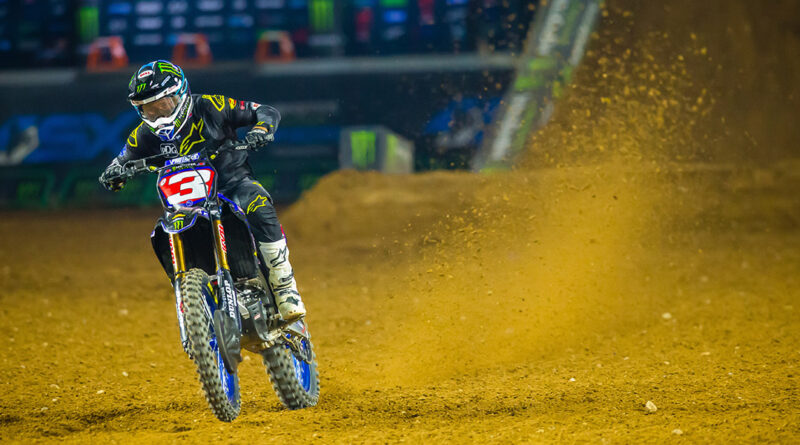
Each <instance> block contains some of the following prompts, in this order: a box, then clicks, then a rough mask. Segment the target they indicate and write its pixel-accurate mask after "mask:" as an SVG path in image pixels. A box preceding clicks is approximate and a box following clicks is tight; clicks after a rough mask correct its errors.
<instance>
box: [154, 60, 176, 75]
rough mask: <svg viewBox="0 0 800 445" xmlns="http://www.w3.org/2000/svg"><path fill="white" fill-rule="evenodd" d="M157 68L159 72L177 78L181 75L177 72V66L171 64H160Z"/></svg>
mask: <svg viewBox="0 0 800 445" xmlns="http://www.w3.org/2000/svg"><path fill="white" fill-rule="evenodd" d="M156 66H157V67H158V70H159V71H161V72H162V73H172V74H174V75H176V76H180V74H178V71H176V70H175V65H173V64H171V63H167V62H158V64H157V65H156Z"/></svg>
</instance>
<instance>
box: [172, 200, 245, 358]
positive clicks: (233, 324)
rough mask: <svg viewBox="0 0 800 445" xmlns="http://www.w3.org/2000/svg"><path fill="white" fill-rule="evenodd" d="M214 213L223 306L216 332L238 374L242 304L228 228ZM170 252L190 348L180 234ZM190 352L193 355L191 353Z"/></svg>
mask: <svg viewBox="0 0 800 445" xmlns="http://www.w3.org/2000/svg"><path fill="white" fill-rule="evenodd" d="M210 213H211V215H210V216H211V226H212V232H213V235H214V256H215V259H216V263H217V296H218V298H219V306H218V307H217V310H216V311H214V315H213V323H214V332H215V334H216V336H217V345H218V347H219V349H220V353H221V355H222V359H223V361H224V362H225V367H226V368H227V370H228V372H230V373H234V372H236V368H237V367H238V365H239V363H240V362H241V361H242V356H241V345H240V339H241V336H242V320H241V317H240V316H239V303H238V301H237V298H236V291H235V287H234V286H233V276H231V271H230V266H229V265H228V247H227V245H226V243H225V228H224V227H223V225H222V218H221V215H220V213H219V211H217V212H213V211H212V212H210ZM169 246H170V253H171V254H172V267H173V270H174V271H175V307H176V310H177V313H178V325H179V327H180V331H181V342H182V343H183V345H184V349H187V345H188V341H187V338H188V336H187V334H186V327H185V325H184V320H183V311H182V310H181V296H180V280H181V278H182V277H183V274H184V273H186V260H185V256H184V250H183V241H182V240H181V236H180V234H179V233H170V234H169ZM187 352H189V351H188V350H187Z"/></svg>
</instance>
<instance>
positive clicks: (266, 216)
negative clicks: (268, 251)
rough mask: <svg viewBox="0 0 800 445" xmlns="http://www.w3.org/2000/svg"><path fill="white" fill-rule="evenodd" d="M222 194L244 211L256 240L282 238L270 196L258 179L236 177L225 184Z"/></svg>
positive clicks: (264, 240)
mask: <svg viewBox="0 0 800 445" xmlns="http://www.w3.org/2000/svg"><path fill="white" fill-rule="evenodd" d="M222 194H223V195H225V197H227V198H228V199H230V200H231V201H233V202H235V203H236V205H238V206H239V207H240V208H241V209H242V211H243V212H244V213H245V215H246V216H247V222H248V223H249V224H250V230H252V231H253V236H254V237H255V239H256V241H260V242H267V243H270V242H275V241H280V240H281V239H282V238H283V230H282V229H281V223H280V222H278V214H277V213H276V212H275V206H273V205H272V196H270V194H269V193H267V190H266V189H264V187H263V186H262V185H261V184H260V183H259V182H258V181H256V180H255V179H253V178H251V177H245V178H243V179H237V180H235V181H233V182H230V183H228V184H225V187H224V188H223V189H222Z"/></svg>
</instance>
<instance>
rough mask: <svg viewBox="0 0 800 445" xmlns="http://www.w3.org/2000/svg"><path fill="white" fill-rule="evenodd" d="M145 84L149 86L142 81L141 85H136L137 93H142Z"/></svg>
mask: <svg viewBox="0 0 800 445" xmlns="http://www.w3.org/2000/svg"><path fill="white" fill-rule="evenodd" d="M145 86H147V85H146V84H143V83H140V84H139V85H136V92H137V93H141V92H142V90H143V89H144V87H145Z"/></svg>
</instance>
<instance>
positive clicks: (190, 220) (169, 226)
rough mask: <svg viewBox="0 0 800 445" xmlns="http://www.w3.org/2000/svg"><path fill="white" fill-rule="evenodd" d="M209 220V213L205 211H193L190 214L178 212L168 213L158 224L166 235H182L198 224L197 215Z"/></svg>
mask: <svg viewBox="0 0 800 445" xmlns="http://www.w3.org/2000/svg"><path fill="white" fill-rule="evenodd" d="M198 214H199V215H200V216H202V217H203V218H205V219H208V212H206V211H205V210H192V211H189V212H183V211H176V212H167V213H166V214H164V216H162V217H161V218H159V219H158V224H159V225H160V226H161V228H162V229H163V230H164V232H166V233H181V232H183V231H186V230H188V229H189V228H190V227H192V226H193V225H194V223H196V222H197V215H198Z"/></svg>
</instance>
